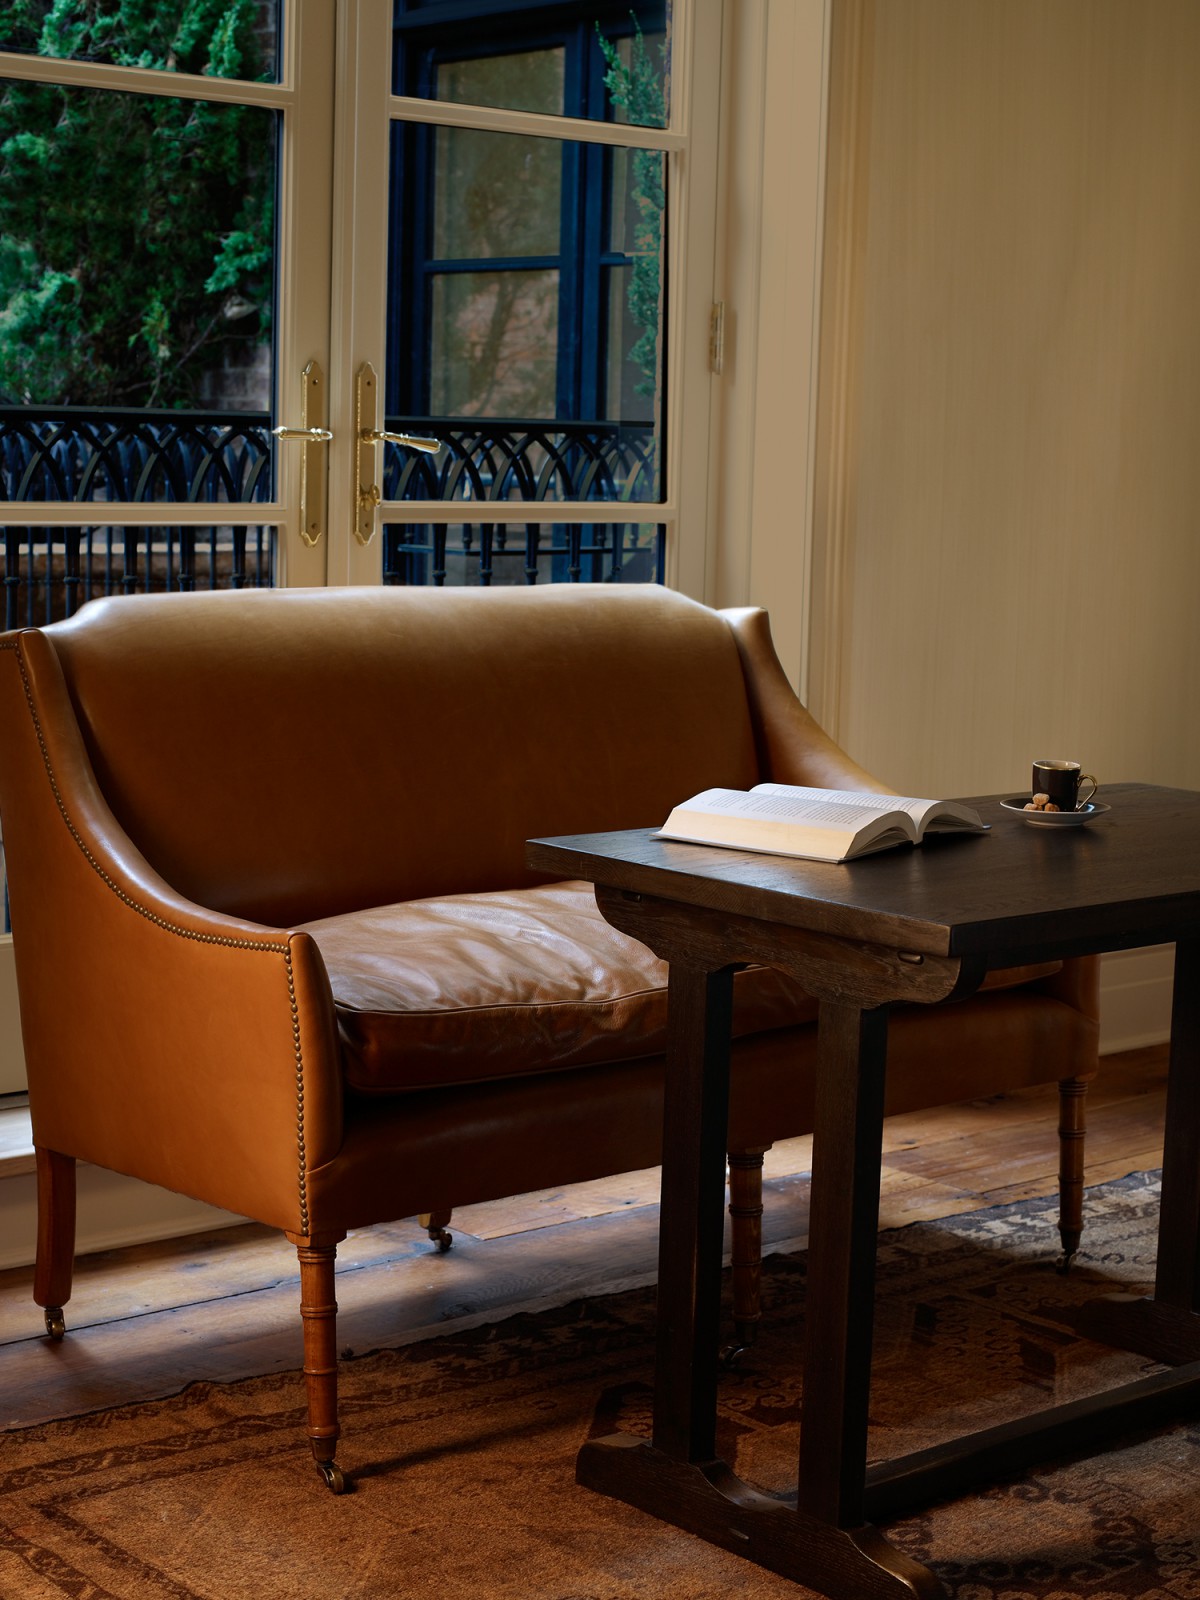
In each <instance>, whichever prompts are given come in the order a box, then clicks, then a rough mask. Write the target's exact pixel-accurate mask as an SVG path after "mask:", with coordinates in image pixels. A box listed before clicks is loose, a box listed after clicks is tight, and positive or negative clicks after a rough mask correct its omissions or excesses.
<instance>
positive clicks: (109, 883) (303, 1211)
mask: <svg viewBox="0 0 1200 1600" xmlns="http://www.w3.org/2000/svg"><path fill="white" fill-rule="evenodd" d="M0 650H11V651H12V652H13V654H14V655H15V656H16V661H17V667H18V669H19V670H20V673H21V685H22V688H23V689H24V692H25V703H26V705H27V706H28V707H29V716H30V720H31V721H32V723H33V731H34V733H35V734H36V735H37V742H38V748H39V749H40V750H41V752H42V764H43V766H44V767H45V769H46V777H47V779H48V780H49V783H50V792H51V793H52V794H53V796H54V802H55V804H56V805H57V806H58V811H59V815H60V816H61V817H62V819H63V822H64V823H65V824H66V826H67V832H68V833H69V834H70V835H71V838H72V839H73V840H74V841H75V844H76V845H77V846H78V848H79V850H80V852H81V854H82V855H83V858H84V860H85V861H86V862H87V863H88V865H89V866H90V867H91V869H92V871H93V872H94V873H95V874H96V876H97V877H98V878H99V879H100V880H101V882H102V883H104V884H105V885H106V887H107V888H109V889H110V890H111V891H112V893H113V894H115V895H116V897H117V899H118V900H120V901H121V903H122V904H123V905H126V906H128V907H129V909H130V910H131V911H136V912H137V914H138V916H139V917H143V918H145V920H146V921H147V922H150V923H153V925H154V926H155V927H156V928H161V929H162V930H163V931H164V932H165V933H171V934H174V935H175V937H176V938H178V939H191V940H192V941H193V942H194V943H196V944H210V945H220V946H224V947H226V948H228V949H231V950H253V951H258V952H261V953H263V954H266V955H281V956H282V957H283V959H284V968H285V970H286V973H287V987H288V1003H289V1005H290V1007H291V1012H292V1040H293V1047H294V1050H295V1056H296V1143H297V1155H298V1170H297V1177H298V1188H299V1199H300V1226H301V1232H303V1233H305V1234H307V1233H308V1231H309V1225H308V1185H307V1177H306V1173H305V1165H304V1160H305V1146H304V1056H303V1052H302V1049H301V1043H300V1010H299V1007H298V1005H297V1003H296V982H295V974H294V972H293V970H292V947H291V944H290V943H288V942H286V941H285V942H284V943H282V944H274V943H272V944H268V943H260V942H259V941H257V940H254V939H233V938H229V937H227V936H225V935H224V934H217V933H196V932H195V931H194V930H193V929H191V928H181V927H178V926H177V925H176V924H175V923H173V922H168V921H167V920H166V919H165V918H164V917H160V916H158V915H156V913H155V912H153V911H150V910H148V909H147V908H146V907H145V906H142V905H139V904H138V902H137V901H136V900H134V899H133V898H132V897H131V896H130V895H128V894H126V893H125V891H124V889H122V888H121V887H120V885H119V884H117V883H116V882H115V881H114V880H113V879H112V878H111V877H110V876H109V875H108V873H107V872H105V870H104V868H103V867H102V866H101V865H100V863H99V862H98V861H97V860H96V858H95V856H94V855H93V854H92V852H91V850H89V848H88V846H87V844H86V842H85V841H84V839H83V836H82V835H81V834H80V832H79V830H78V829H77V828H76V826H75V824H74V822H72V820H71V817H70V814H69V813H68V811H67V807H66V804H65V803H64V801H63V797H62V794H61V792H60V791H59V787H58V780H57V778H56V777H55V776H54V768H53V767H52V766H51V764H50V753H49V751H48V750H47V748H46V740H45V736H44V734H43V732H42V724H41V720H40V718H39V717H38V714H37V706H36V705H35V704H34V699H33V690H32V688H31V687H30V683H29V674H28V673H27V672H26V670H25V662H24V659H23V658H22V655H21V651H20V647H19V642H18V641H17V640H15V639H5V640H0Z"/></svg>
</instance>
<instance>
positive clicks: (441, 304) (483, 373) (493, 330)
mask: <svg viewBox="0 0 1200 1600" xmlns="http://www.w3.org/2000/svg"><path fill="white" fill-rule="evenodd" d="M557 344H558V273H557V272H463V273H455V274H452V275H445V274H443V275H442V276H439V277H436V278H435V279H434V281H433V355H432V369H431V374H430V376H431V380H432V381H431V384H430V401H431V406H432V409H433V411H434V412H435V413H437V414H438V415H442V416H462V417H478V416H486V415H491V416H496V415H500V416H518V417H540V416H553V414H554V393H555V377H556V373H557V365H558V359H557Z"/></svg>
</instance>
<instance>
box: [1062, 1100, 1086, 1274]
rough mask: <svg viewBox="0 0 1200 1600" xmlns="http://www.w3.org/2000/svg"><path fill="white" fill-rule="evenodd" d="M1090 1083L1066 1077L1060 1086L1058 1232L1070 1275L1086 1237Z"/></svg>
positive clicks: (1063, 1267)
mask: <svg viewBox="0 0 1200 1600" xmlns="http://www.w3.org/2000/svg"><path fill="white" fill-rule="evenodd" d="M1087 1090H1088V1086H1087V1082H1086V1080H1085V1079H1083V1078H1063V1079H1062V1080H1061V1081H1060V1082H1059V1085H1058V1231H1059V1234H1060V1236H1061V1238H1062V1247H1063V1255H1062V1263H1061V1270H1062V1271H1063V1272H1066V1271H1067V1270H1068V1268H1069V1267H1070V1265H1071V1257H1072V1256H1073V1255H1074V1254H1075V1252H1076V1250H1078V1249H1079V1240H1080V1238H1081V1236H1082V1234H1083V1157H1084V1139H1085V1137H1086V1134H1087Z"/></svg>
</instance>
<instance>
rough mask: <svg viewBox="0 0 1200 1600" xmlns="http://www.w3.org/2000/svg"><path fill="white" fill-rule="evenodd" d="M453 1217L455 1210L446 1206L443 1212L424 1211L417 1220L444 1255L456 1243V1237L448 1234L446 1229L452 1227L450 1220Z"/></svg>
mask: <svg viewBox="0 0 1200 1600" xmlns="http://www.w3.org/2000/svg"><path fill="white" fill-rule="evenodd" d="M453 1215H454V1212H453V1210H452V1209H451V1208H450V1207H449V1206H446V1208H445V1209H444V1210H442V1211H422V1212H421V1214H420V1216H419V1217H418V1218H417V1221H418V1222H419V1223H420V1224H421V1226H422V1227H423V1228H424V1229H425V1231H426V1232H427V1233H428V1235H429V1237H430V1238H431V1239H432V1240H433V1242H434V1244H435V1245H437V1247H438V1249H439V1250H441V1251H442V1252H443V1253H444V1252H445V1251H447V1250H449V1248H450V1246H451V1245H452V1244H453V1243H454V1235H453V1234H452V1233H447V1232H446V1229H447V1228H448V1227H449V1226H450V1218H451V1217H452V1216H453Z"/></svg>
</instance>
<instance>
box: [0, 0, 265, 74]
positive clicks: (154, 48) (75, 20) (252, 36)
mask: <svg viewBox="0 0 1200 1600" xmlns="http://www.w3.org/2000/svg"><path fill="white" fill-rule="evenodd" d="M278 19H279V0H144V3H142V4H140V5H133V6H131V5H128V4H123V3H121V0H7V3H6V4H4V5H3V6H0V50H13V51H17V52H19V53H20V54H21V55H35V56H49V57H54V58H55V59H57V60H60V61H95V62H103V63H105V64H106V65H111V66H119V67H151V68H154V69H156V70H158V71H161V72H193V73H198V74H202V75H204V76H207V77H211V78H242V79H249V80H250V81H251V82H257V83H274V82H275V81H276V76H277V66H276V60H277V54H278V52H277V48H276V44H277V40H278V36H279V22H278Z"/></svg>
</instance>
